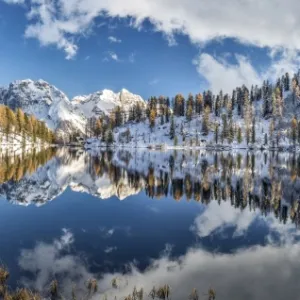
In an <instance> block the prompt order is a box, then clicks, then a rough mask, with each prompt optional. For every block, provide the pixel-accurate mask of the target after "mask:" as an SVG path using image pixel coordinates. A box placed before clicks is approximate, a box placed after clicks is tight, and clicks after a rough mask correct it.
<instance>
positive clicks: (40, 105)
mask: <svg viewBox="0 0 300 300" xmlns="http://www.w3.org/2000/svg"><path fill="white" fill-rule="evenodd" d="M137 103H140V104H141V106H145V102H144V100H143V99H142V98H141V97H140V96H138V95H134V94H131V93H130V92H129V91H127V90H122V91H121V92H119V93H114V92H112V91H109V90H103V91H99V92H96V93H94V94H91V95H88V96H78V97H75V98H74V99H73V101H70V100H69V99H68V97H67V96H66V95H65V94H64V93H63V92H62V91H60V90H59V89H57V88H56V87H55V86H53V85H51V84H49V83H47V82H46V81H44V80H38V81H33V80H30V79H26V80H19V81H15V82H13V83H11V84H10V85H9V86H8V87H7V88H0V104H5V105H8V106H9V107H10V108H12V109H16V108H21V109H22V110H23V111H24V112H26V113H28V114H33V115H34V116H35V117H36V118H37V119H39V120H42V121H45V122H46V124H47V126H48V127H49V128H50V129H52V130H55V131H56V132H57V134H58V135H59V136H61V137H66V136H67V135H70V134H72V133H74V132H78V133H80V134H84V132H85V127H86V123H87V118H90V117H93V116H97V115H101V114H105V115H107V114H109V113H110V111H111V110H112V109H114V108H115V107H116V106H118V105H119V106H120V107H122V108H123V109H124V110H125V111H126V110H129V109H130V108H131V107H132V106H134V105H135V104H137Z"/></svg>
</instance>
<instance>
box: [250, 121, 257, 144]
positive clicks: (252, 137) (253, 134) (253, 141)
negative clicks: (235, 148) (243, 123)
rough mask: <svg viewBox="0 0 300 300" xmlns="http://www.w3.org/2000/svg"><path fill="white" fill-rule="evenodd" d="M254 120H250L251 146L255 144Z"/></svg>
mask: <svg viewBox="0 0 300 300" xmlns="http://www.w3.org/2000/svg"><path fill="white" fill-rule="evenodd" d="M255 133H256V132H255V118H253V120H252V135H251V142H252V144H255V138H256V137H255Z"/></svg>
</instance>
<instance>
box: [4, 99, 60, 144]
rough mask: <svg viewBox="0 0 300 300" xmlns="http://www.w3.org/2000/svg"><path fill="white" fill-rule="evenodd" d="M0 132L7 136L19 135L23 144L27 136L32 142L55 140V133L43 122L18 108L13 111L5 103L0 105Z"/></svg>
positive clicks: (52, 141) (50, 141)
mask: <svg viewBox="0 0 300 300" xmlns="http://www.w3.org/2000/svg"><path fill="white" fill-rule="evenodd" d="M0 132H2V133H3V135H6V136H7V137H9V136H14V135H19V136H21V137H22V143H24V144H25V143H26V138H28V137H29V138H31V139H32V142H33V143H36V142H37V141H38V139H39V140H40V141H42V142H47V143H54V142H55V134H54V132H53V131H51V130H50V129H48V127H47V125H46V124H45V122H43V121H39V120H37V119H36V118H35V117H34V116H33V115H28V114H26V113H24V112H23V111H22V110H21V109H20V108H17V109H16V111H13V110H12V109H10V108H9V107H8V106H5V105H0Z"/></svg>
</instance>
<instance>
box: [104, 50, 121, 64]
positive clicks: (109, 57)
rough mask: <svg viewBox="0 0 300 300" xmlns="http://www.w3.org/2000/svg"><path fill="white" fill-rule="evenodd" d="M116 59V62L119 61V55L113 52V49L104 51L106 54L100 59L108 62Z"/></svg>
mask: <svg viewBox="0 0 300 300" xmlns="http://www.w3.org/2000/svg"><path fill="white" fill-rule="evenodd" d="M111 60H113V61H116V62H120V61H121V60H120V59H119V56H118V54H117V53H115V52H113V51H108V52H106V56H105V57H104V58H103V60H102V61H104V62H109V61H111Z"/></svg>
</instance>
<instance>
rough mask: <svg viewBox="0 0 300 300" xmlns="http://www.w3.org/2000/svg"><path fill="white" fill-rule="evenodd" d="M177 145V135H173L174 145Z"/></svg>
mask: <svg viewBox="0 0 300 300" xmlns="http://www.w3.org/2000/svg"><path fill="white" fill-rule="evenodd" d="M177 145H178V137H177V136H175V138H174V146H175V147H176V146H177Z"/></svg>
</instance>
